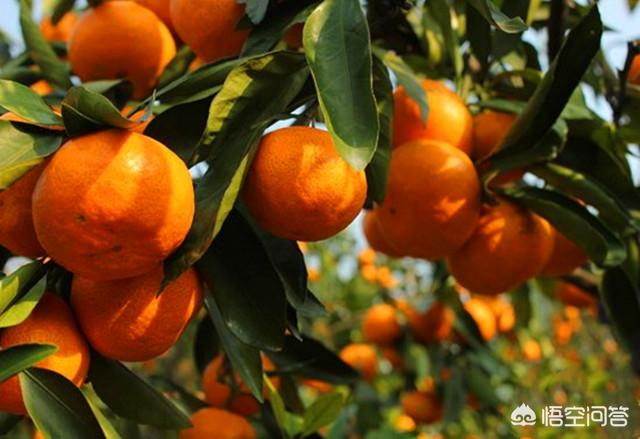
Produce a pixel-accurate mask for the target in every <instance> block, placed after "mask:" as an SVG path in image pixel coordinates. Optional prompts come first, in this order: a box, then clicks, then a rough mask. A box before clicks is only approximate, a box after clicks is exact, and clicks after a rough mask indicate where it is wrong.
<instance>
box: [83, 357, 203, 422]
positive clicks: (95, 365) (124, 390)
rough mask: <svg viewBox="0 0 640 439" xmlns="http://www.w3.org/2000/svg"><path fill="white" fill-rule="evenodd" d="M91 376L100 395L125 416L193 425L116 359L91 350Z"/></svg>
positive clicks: (169, 402) (149, 420) (139, 419)
mask: <svg viewBox="0 0 640 439" xmlns="http://www.w3.org/2000/svg"><path fill="white" fill-rule="evenodd" d="M89 379H90V380H91V383H92V384H93V388H94V390H95V391H96V393H97V394H98V396H100V399H101V400H102V401H104V403H105V404H106V405H107V406H109V408H110V409H111V410H113V412H114V413H116V414H117V415H119V416H122V417H123V418H127V419H131V420H133V421H136V422H138V423H140V424H145V425H153V426H154V427H158V428H161V429H165V430H179V429H182V428H187V427H189V426H191V422H190V421H189V418H188V417H187V415H185V414H184V413H183V412H182V411H180V410H179V409H178V408H177V407H176V406H175V405H174V404H173V403H172V402H171V401H169V400H168V399H167V398H165V397H164V396H163V395H162V394H161V393H160V392H158V391H157V390H155V389H154V388H153V387H152V386H150V385H149V384H147V383H146V382H145V381H144V380H142V379H141V378H140V377H138V376H137V375H136V374H135V373H133V372H132V371H130V370H129V369H128V368H127V367H125V366H124V365H122V364H120V363H119V362H117V361H114V360H110V359H107V358H104V357H102V356H101V355H99V354H98V353H96V352H92V353H91V368H90V370H89Z"/></svg>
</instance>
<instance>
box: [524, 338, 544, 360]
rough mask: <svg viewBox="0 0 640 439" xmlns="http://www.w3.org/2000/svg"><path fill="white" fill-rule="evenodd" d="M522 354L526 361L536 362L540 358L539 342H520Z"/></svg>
mask: <svg viewBox="0 0 640 439" xmlns="http://www.w3.org/2000/svg"><path fill="white" fill-rule="evenodd" d="M522 356H523V358H524V359H525V360H527V361H532V362H537V361H540V360H541V359H542V349H541V348H540V343H538V342H537V341H535V340H527V341H525V342H524V343H523V344H522Z"/></svg>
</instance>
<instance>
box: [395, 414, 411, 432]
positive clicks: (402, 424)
mask: <svg viewBox="0 0 640 439" xmlns="http://www.w3.org/2000/svg"><path fill="white" fill-rule="evenodd" d="M393 428H395V429H396V431H399V432H401V433H411V432H412V431H415V430H416V421H414V420H413V418H412V417H411V416H409V415H405V414H400V415H398V417H397V418H396V420H395V421H394V422H393Z"/></svg>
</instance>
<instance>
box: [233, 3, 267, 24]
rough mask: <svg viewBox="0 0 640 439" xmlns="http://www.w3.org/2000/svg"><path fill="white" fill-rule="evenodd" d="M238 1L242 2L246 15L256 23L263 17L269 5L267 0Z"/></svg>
mask: <svg viewBox="0 0 640 439" xmlns="http://www.w3.org/2000/svg"><path fill="white" fill-rule="evenodd" d="M238 3H244V4H245V9H246V13H247V16H248V17H249V20H251V22H252V23H253V24H258V23H260V22H261V21H262V19H263V18H264V15H265V14H266V12H267V7H268V6H269V0H238Z"/></svg>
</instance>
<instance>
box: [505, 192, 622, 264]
mask: <svg viewBox="0 0 640 439" xmlns="http://www.w3.org/2000/svg"><path fill="white" fill-rule="evenodd" d="M502 192H503V193H505V194H506V195H507V196H509V197H512V198H514V199H516V200H517V201H518V202H520V203H521V204H523V205H525V206H527V207H528V208H530V209H531V210H533V211H534V212H535V213H537V214H539V215H541V216H543V217H544V218H546V219H547V220H548V221H549V222H550V223H551V224H552V225H553V226H554V227H555V228H556V229H558V231H560V233H562V234H563V235H564V236H566V237H567V238H568V239H570V240H571V241H573V242H575V243H576V244H578V245H579V246H580V247H582V248H583V250H584V251H585V252H586V253H587V254H588V255H589V258H590V259H591V260H592V261H594V262H595V263H596V264H598V265H600V266H604V267H612V266H616V265H619V264H621V263H622V262H624V260H625V258H626V256H627V255H626V249H625V245H624V242H622V241H621V240H620V238H618V237H617V236H616V235H615V234H614V233H613V232H611V230H609V229H608V228H607V227H606V226H605V225H604V224H603V223H602V222H601V221H600V220H599V219H598V218H597V217H595V216H594V215H592V214H591V213H589V211H588V210H587V209H586V208H585V207H583V206H582V205H580V204H579V203H578V202H577V201H575V200H573V199H571V198H569V197H567V196H564V195H562V194H561V193H559V192H556V191H552V190H547V189H539V188H535V187H523V188H516V189H513V188H509V189H504V190H503V191H502Z"/></svg>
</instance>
